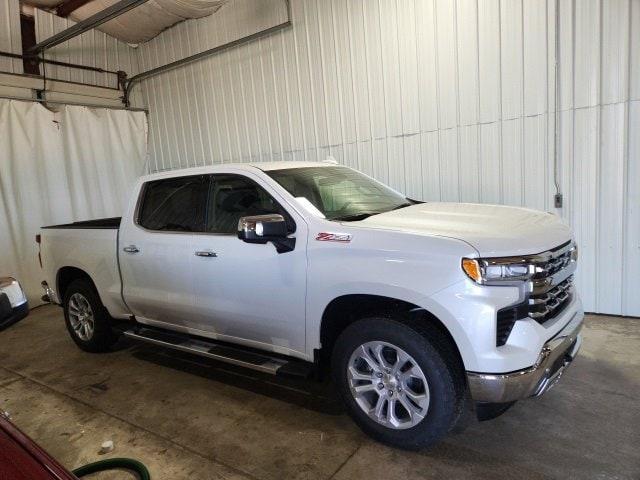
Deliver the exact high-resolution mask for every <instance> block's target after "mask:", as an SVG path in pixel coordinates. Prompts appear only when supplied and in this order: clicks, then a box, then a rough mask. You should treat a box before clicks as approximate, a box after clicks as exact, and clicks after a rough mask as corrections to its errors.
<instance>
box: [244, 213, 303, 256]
mask: <svg viewBox="0 0 640 480" xmlns="http://www.w3.org/2000/svg"><path fill="white" fill-rule="evenodd" d="M287 233H288V232H287V222H286V220H285V219H284V217H283V216H282V215H279V214H270V215H252V216H249V217H241V218H240V221H239V222H238V238H239V239H240V240H242V241H244V242H246V243H263V244H264V243H268V242H272V243H273V244H274V245H275V247H276V250H277V251H278V253H285V252H290V251H291V250H293V248H294V246H295V242H296V239H295V238H288V237H287Z"/></svg>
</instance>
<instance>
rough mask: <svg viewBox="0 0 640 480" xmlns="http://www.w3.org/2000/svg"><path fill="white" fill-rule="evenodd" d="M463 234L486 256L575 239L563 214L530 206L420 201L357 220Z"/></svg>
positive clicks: (398, 228) (368, 224) (395, 227)
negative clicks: (563, 219) (563, 218)
mask: <svg viewBox="0 0 640 480" xmlns="http://www.w3.org/2000/svg"><path fill="white" fill-rule="evenodd" d="M356 223H357V224H358V225H360V226H366V227H370V228H381V229H385V230H396V231H404V232H408V233H418V234H423V235H437V236H443V237H452V238H456V239H458V240H462V241H464V242H466V243H468V244H470V245H471V246H472V247H474V248H475V249H476V250H477V251H478V253H480V256H482V257H501V256H511V255H528V254H534V253H540V252H544V251H546V250H549V249H551V248H554V247H557V246H558V245H561V244H563V243H566V242H567V241H569V240H571V229H570V228H569V227H568V226H567V225H566V224H565V223H564V222H563V221H562V220H561V219H560V217H558V216H556V215H553V214H550V213H546V212H541V211H538V210H531V209H528V208H518V207H507V206H504V205H483V204H473V203H439V202H434V203H421V204H417V205H412V206H410V207H405V208H401V209H399V210H392V211H390V212H386V213H381V214H378V215H373V216H371V217H369V218H367V219H365V220H362V221H360V222H354V223H353V224H352V225H354V224H356Z"/></svg>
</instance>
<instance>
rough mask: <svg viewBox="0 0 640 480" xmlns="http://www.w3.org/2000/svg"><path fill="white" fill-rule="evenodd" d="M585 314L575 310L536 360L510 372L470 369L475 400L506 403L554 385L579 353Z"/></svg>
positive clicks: (469, 374)
mask: <svg viewBox="0 0 640 480" xmlns="http://www.w3.org/2000/svg"><path fill="white" fill-rule="evenodd" d="M583 319H584V315H583V314H582V313H581V312H576V313H575V314H574V316H573V317H572V319H571V320H570V321H569V322H568V323H567V325H566V326H565V327H564V328H563V329H562V330H561V331H560V332H559V333H558V334H557V335H556V336H555V337H553V338H552V339H551V340H549V341H548V342H547V343H545V345H544V346H543V348H542V350H541V351H540V354H539V355H538V359H537V361H536V363H535V364H534V365H533V366H531V367H529V368H525V369H523V370H517V371H515V372H509V373H500V374H499V373H477V372H467V380H468V383H469V388H470V390H471V397H472V398H473V400H474V401H476V402H489V403H507V402H513V401H516V400H520V399H523V398H527V397H533V396H539V395H542V394H543V393H545V392H546V391H547V390H549V389H550V388H551V387H553V386H554V385H555V384H556V382H557V381H558V380H559V379H560V377H561V376H562V374H563V373H564V371H565V370H566V368H567V367H568V366H569V365H570V364H571V362H572V361H573V359H574V358H575V357H576V355H577V354H578V350H579V349H580V346H581V344H582V335H581V334H580V330H581V328H582V322H583Z"/></svg>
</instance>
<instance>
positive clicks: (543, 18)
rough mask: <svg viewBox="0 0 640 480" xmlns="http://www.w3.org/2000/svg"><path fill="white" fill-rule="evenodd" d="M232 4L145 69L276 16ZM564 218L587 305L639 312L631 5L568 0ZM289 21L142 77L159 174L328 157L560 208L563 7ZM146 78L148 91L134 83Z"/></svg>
mask: <svg viewBox="0 0 640 480" xmlns="http://www.w3.org/2000/svg"><path fill="white" fill-rule="evenodd" d="M283 6H284V3H283V2H281V1H280V0H260V1H258V0H254V1H250V0H235V1H232V2H230V3H229V4H228V5H227V6H225V7H223V9H222V10H221V11H220V12H219V13H217V14H216V15H213V16H211V17H208V18H204V19H199V20H193V21H188V22H185V23H182V24H180V25H179V26H177V27H175V28H172V29H170V30H167V31H165V32H164V33H162V34H161V35H159V36H158V37H156V38H155V39H154V40H152V41H150V42H148V43H146V44H144V45H142V46H141V47H140V48H139V54H140V66H141V69H142V70H147V69H149V68H151V67H155V66H157V65H160V64H164V63H167V62H169V61H172V60H176V59H178V58H181V57H183V56H186V55H189V54H192V53H195V52H197V51H201V50H204V49H205V48H210V47H211V46H213V45H215V44H220V43H223V42H225V41H229V40H231V39H233V38H237V37H238V36H239V35H241V34H244V33H250V32H252V31H255V30H257V29H258V28H260V27H264V26H268V25H273V24H275V23H278V22H280V21H282V17H283V14H284V13H285V11H284V9H283ZM560 10H561V15H560V19H559V20H560V32H559V34H560V57H559V59H558V60H559V64H560V78H561V84H560V107H561V108H560V110H561V111H560V113H559V117H560V125H559V141H560V148H559V151H560V159H561V160H560V165H559V173H560V179H559V180H560V185H561V189H562V191H563V193H564V202H565V203H564V208H563V209H562V210H558V211H557V213H559V214H560V215H562V216H563V217H564V218H566V219H567V220H568V221H569V222H571V224H572V225H573V226H574V228H575V232H576V238H577V240H578V243H579V245H580V252H581V255H580V256H581V261H580V271H579V279H578V283H579V288H580V290H581V292H582V295H583V297H584V300H585V306H586V309H587V310H589V311H597V312H604V313H615V314H626V315H640V295H638V294H637V293H636V290H637V285H638V284H640V274H639V273H638V272H640V0H560ZM292 14H293V23H294V26H293V28H292V29H289V30H287V31H284V32H281V33H278V34H275V35H272V36H270V37H269V38H265V39H262V40H259V41H256V42H253V43H251V44H249V45H245V46H242V47H239V48H235V49H233V50H229V51H227V52H224V53H222V54H219V55H217V56H214V57H211V58H209V59H207V60H204V61H201V62H198V63H195V64H192V65H189V66H186V67H183V68H181V69H178V70H174V71H172V72H170V73H165V74H163V75H161V76H158V77H155V78H152V79H150V80H147V81H145V82H144V83H143V84H142V87H141V88H142V91H143V93H144V99H145V101H146V103H147V105H148V106H149V109H150V124H151V137H150V142H151V145H150V150H151V166H152V170H163V169H170V168H179V167H186V166H193V165H202V164H210V163H217V162H229V161H249V160H278V159H286V160H293V159H312V160H313V159H324V158H326V156H327V155H332V156H334V157H335V158H336V159H338V160H339V161H340V162H343V163H345V164H347V165H351V166H354V167H357V168H359V169H361V170H363V171H365V172H366V173H369V174H372V175H374V176H375V177H377V178H379V179H381V180H382V181H385V182H388V183H390V184H391V185H392V186H393V187H395V188H397V189H400V190H403V191H405V192H406V193H407V194H408V195H410V196H413V197H416V198H421V199H425V200H453V201H469V202H494V203H506V204H511V205H524V206H529V207H533V208H538V209H543V210H549V211H553V193H554V186H553V150H554V136H553V132H554V125H555V113H554V111H555V98H554V95H555V91H554V63H555V50H554V38H555V2H554V1H551V0H549V1H543V0H522V1H519V0H503V1H500V0H455V1H452V0H415V1H414V0H380V1H362V0H292ZM137 88H140V87H137Z"/></svg>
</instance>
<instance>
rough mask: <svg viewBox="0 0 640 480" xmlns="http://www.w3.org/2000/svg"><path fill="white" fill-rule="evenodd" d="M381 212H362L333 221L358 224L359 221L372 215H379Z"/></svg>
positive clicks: (335, 218) (334, 218) (336, 218)
mask: <svg viewBox="0 0 640 480" xmlns="http://www.w3.org/2000/svg"><path fill="white" fill-rule="evenodd" d="M379 213H380V212H360V213H352V214H351V215H343V216H341V217H333V218H332V219H331V220H338V221H342V222H357V221H358V220H364V219H365V218H369V217H370V216H372V215H378V214H379Z"/></svg>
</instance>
